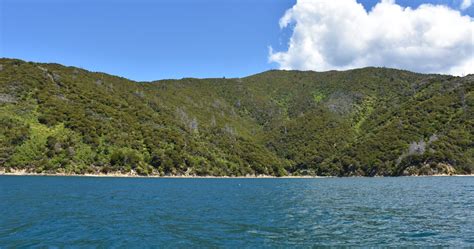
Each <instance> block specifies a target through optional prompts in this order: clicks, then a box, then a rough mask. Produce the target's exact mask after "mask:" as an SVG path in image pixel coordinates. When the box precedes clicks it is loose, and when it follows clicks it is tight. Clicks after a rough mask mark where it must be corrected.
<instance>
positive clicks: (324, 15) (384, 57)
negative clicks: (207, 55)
mask: <svg viewBox="0 0 474 249" xmlns="http://www.w3.org/2000/svg"><path fill="white" fill-rule="evenodd" d="M290 24H292V25H291V26H292V27H293V34H292V36H291V38H290V41H289V44H288V50H287V51H283V52H274V51H273V50H272V49H271V48H270V56H269V61H270V62H276V63H278V64H279V66H280V68H281V69H300V70H317V71H325V70H332V69H339V70H344V69H351V68H359V67H365V66H385V67H393V68H401V69H407V70H411V71H415V72H433V73H447V74H455V75H464V74H467V73H473V72H474V68H473V65H474V21H473V19H472V18H471V17H469V16H462V15H461V13H460V12H459V11H457V10H453V9H450V8H448V7H446V6H441V5H430V4H424V5H421V6H419V7H418V8H416V9H412V8H404V7H402V6H400V5H397V4H396V3H395V1H394V0H382V1H381V2H380V3H378V4H377V5H376V6H374V8H373V9H372V10H370V11H369V12H367V11H366V10H365V9H364V7H363V6H362V5H361V4H359V3H357V2H356V0H298V1H297V3H296V4H295V5H294V6H293V7H292V8H291V9H289V10H287V11H286V13H285V15H284V16H283V17H282V18H281V19H280V27H281V28H286V27H288V26H290Z"/></svg>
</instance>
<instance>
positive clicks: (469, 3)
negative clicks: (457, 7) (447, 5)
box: [461, 0, 472, 10]
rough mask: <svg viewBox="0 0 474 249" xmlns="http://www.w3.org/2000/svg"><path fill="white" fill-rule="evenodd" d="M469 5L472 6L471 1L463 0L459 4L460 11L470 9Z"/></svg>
mask: <svg viewBox="0 0 474 249" xmlns="http://www.w3.org/2000/svg"><path fill="white" fill-rule="evenodd" d="M471 5H472V0H463V1H462V3H461V9H462V10H465V9H467V8H469V7H471Z"/></svg>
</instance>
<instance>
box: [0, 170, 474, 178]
mask: <svg viewBox="0 0 474 249" xmlns="http://www.w3.org/2000/svg"><path fill="white" fill-rule="evenodd" d="M0 176H58V177H59V176H65V177H94V178H162V179H166V178H169V179H265V178H267V179H324V178H391V177H449V176H454V177H469V176H471V177H474V174H470V175H466V174H459V175H456V174H453V175H447V174H434V175H408V176H373V177H370V176H271V175H246V176H194V175H137V174H123V173H111V174H102V173H101V174H66V173H32V172H26V171H15V172H5V171H0Z"/></svg>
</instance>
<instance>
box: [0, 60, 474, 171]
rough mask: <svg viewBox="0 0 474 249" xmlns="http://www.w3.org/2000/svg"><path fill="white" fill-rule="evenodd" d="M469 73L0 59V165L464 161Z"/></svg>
mask: <svg viewBox="0 0 474 249" xmlns="http://www.w3.org/2000/svg"><path fill="white" fill-rule="evenodd" d="M473 87H474V77H473V76H472V75H469V76H466V77H452V76H442V75H423V74H416V73H411V72H407V71H400V70H393V69H383V68H364V69H357V70H351V71H344V72H335V71H331V72H324V73H316V72H301V71H268V72H264V73H261V74H257V75H253V76H249V77H246V78H241V79H182V80H162V81H156V82H134V81H130V80H127V79H124V78H120V77H115V76H111V75H107V74H103V73H94V72H88V71H85V70H82V69H79V68H74V67H65V66H61V65H58V64H38V63H27V62H24V61H20V60H13V59H1V60H0V124H1V126H0V138H1V139H0V167H3V168H15V169H25V170H28V171H32V172H66V173H67V172H70V173H94V172H117V171H122V172H130V171H135V172H137V173H139V174H174V175H178V174H189V175H247V174H252V175H253V174H269V175H287V174H292V175H296V174H309V175H342V176H349V175H369V176H373V175H403V174H430V172H443V173H447V174H452V173H458V174H465V173H471V172H473V171H474V146H473V145H474V144H473V141H474V138H473V133H474V127H473V125H474V116H473V115H474V110H473V105H474V91H473Z"/></svg>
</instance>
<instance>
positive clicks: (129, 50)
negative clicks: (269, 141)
mask: <svg viewBox="0 0 474 249" xmlns="http://www.w3.org/2000/svg"><path fill="white" fill-rule="evenodd" d="M358 2H359V3H362V4H363V5H364V7H365V8H366V9H367V10H369V9H371V8H372V7H373V6H374V5H375V4H376V3H377V2H378V1H376V0H365V1H358ZM427 2H429V3H434V4H443V5H446V6H450V7H451V8H454V9H459V5H460V3H461V0H459V1H448V0H434V1H419V0H404V1H402V0H399V1H397V4H399V5H402V6H411V7H413V8H416V7H417V6H418V5H420V4H422V3H427ZM295 3H296V1H286V0H278V1H276V0H258V1H255V0H156V1H151V0H150V1H145V0H138V1H136V0H119V1H109V0H96V1H92V0H69V1H67V0H64V1H61V0H0V25H1V26H0V57H8V58H19V59H23V60H28V61H36V62H57V63H61V64H65V65H71V66H78V67H82V68H85V69H88V70H92V71H102V72H107V73H110V74H114V75H120V76H124V77H127V78H130V79H134V80H157V79H164V78H182V77H199V78H203V77H223V76H225V77H240V76H247V75H250V74H253V73H258V72H261V71H265V70H268V69H272V68H279V67H280V66H281V63H280V64H279V62H272V63H270V62H269V47H270V46H271V47H272V48H273V50H275V51H285V50H286V49H287V47H288V40H289V38H290V37H291V35H292V30H291V28H286V29H280V26H279V20H280V18H281V17H282V16H283V15H284V13H285V11H286V10H287V9H290V8H291V7H292V6H293V5H295ZM460 11H461V10H460ZM473 11H474V10H473V7H472V6H471V7H470V8H468V9H466V10H463V11H462V13H463V14H464V15H470V16H473Z"/></svg>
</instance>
